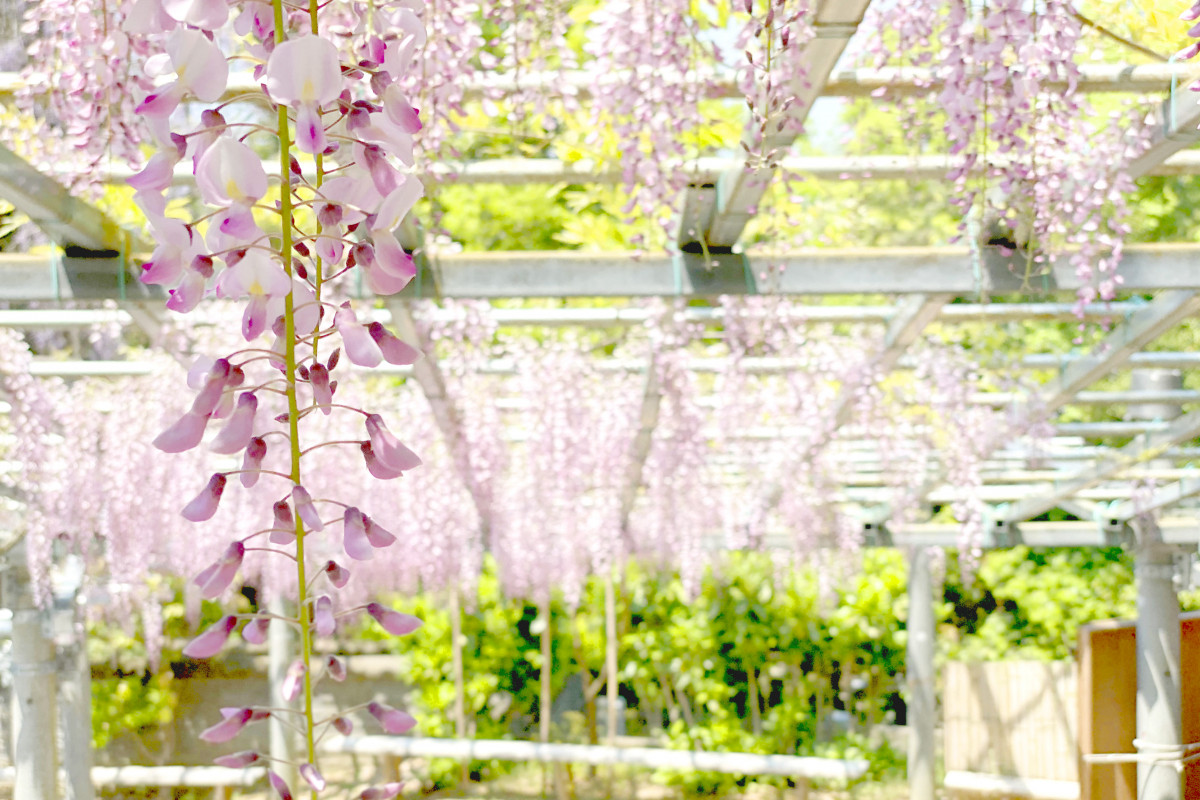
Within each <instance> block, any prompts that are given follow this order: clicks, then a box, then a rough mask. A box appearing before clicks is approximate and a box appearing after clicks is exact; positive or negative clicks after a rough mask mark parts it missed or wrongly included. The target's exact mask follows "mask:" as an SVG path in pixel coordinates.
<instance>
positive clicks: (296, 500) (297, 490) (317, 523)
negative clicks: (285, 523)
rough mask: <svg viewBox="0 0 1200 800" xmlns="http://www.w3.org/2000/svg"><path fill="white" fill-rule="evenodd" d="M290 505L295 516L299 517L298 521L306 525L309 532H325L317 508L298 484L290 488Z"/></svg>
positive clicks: (306, 491)
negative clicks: (294, 510)
mask: <svg viewBox="0 0 1200 800" xmlns="http://www.w3.org/2000/svg"><path fill="white" fill-rule="evenodd" d="M292 505H294V506H295V507H296V516H298V517H300V521H301V522H303V523H304V524H305V525H307V526H308V529H309V530H311V531H323V530H325V524H324V523H323V522H321V515H320V514H318V513H317V508H316V506H314V505H313V501H312V496H311V495H310V494H309V493H308V490H307V489H305V488H304V487H303V486H300V485H299V484H297V485H296V486H293V487H292Z"/></svg>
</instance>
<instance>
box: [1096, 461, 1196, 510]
mask: <svg viewBox="0 0 1200 800" xmlns="http://www.w3.org/2000/svg"><path fill="white" fill-rule="evenodd" d="M1198 495H1200V471H1197V473H1196V475H1195V476H1189V477H1184V478H1181V479H1180V480H1178V481H1176V482H1175V483H1172V484H1169V485H1167V486H1163V487H1162V488H1159V489H1155V490H1154V492H1153V493H1152V494H1151V495H1150V497H1148V498H1131V499H1129V500H1126V501H1125V502H1123V503H1121V504H1120V505H1118V506H1117V507H1116V508H1115V509H1113V510H1112V511H1111V512H1110V513H1109V516H1110V517H1111V518H1112V519H1115V520H1120V521H1122V522H1128V521H1129V520H1131V519H1133V518H1134V517H1136V516H1138V515H1139V514H1149V513H1152V512H1155V511H1161V510H1163V509H1165V508H1171V507H1172V506H1177V505H1179V504H1180V503H1182V502H1183V501H1185V500H1189V499H1191V498H1193V497H1196V496H1198Z"/></svg>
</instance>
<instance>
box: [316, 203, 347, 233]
mask: <svg viewBox="0 0 1200 800" xmlns="http://www.w3.org/2000/svg"><path fill="white" fill-rule="evenodd" d="M341 221H342V207H341V206H339V205H337V204H335V203H324V204H322V205H321V206H320V207H318V208H317V222H319V223H321V227H322V228H332V227H333V226H334V225H337V224H338V223H339V222H341Z"/></svg>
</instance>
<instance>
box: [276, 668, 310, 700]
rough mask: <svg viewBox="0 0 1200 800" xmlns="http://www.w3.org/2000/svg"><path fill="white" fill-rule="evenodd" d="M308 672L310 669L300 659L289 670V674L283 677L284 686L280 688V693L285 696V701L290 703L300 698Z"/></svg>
mask: <svg viewBox="0 0 1200 800" xmlns="http://www.w3.org/2000/svg"><path fill="white" fill-rule="evenodd" d="M307 672H308V667H307V666H306V665H305V663H304V662H303V661H301V660H300V659H296V660H295V661H293V662H292V663H291V666H289V667H288V668H287V673H286V674H285V675H284V676H283V684H282V685H281V686H280V687H279V693H280V694H281V695H283V699H284V700H287V701H288V702H289V703H290V702H292V701H293V700H295V699H296V698H297V697H299V696H300V690H301V689H302V688H303V687H304V675H305V673H307Z"/></svg>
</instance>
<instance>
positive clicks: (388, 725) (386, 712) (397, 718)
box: [367, 703, 417, 734]
mask: <svg viewBox="0 0 1200 800" xmlns="http://www.w3.org/2000/svg"><path fill="white" fill-rule="evenodd" d="M367 713H368V714H370V715H371V716H372V717H374V718H375V719H377V720H379V724H380V725H381V726H382V727H383V730H384V731H385V732H386V733H397V734H398V733H408V732H409V731H411V730H412V729H413V728H415V727H416V725H417V721H416V720H415V719H413V717H412V715H411V714H407V713H405V712H403V711H401V710H400V709H397V708H392V707H391V706H385V705H384V704H383V703H368V704H367Z"/></svg>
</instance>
